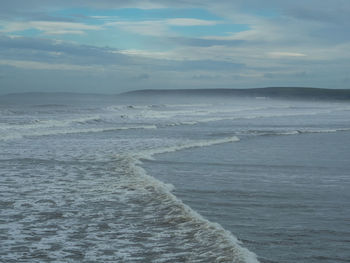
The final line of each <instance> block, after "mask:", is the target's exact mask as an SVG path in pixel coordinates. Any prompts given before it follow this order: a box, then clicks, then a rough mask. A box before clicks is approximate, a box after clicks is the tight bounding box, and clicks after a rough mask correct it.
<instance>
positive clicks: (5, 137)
mask: <svg viewBox="0 0 350 263" xmlns="http://www.w3.org/2000/svg"><path fill="white" fill-rule="evenodd" d="M130 129H157V126H155V125H144V126H129V127H111V128H89V129H72V130H52V131H35V132H32V133H28V132H26V133H25V134H21V133H12V134H6V135H0V140H2V141H8V140H13V139H21V138H24V137H38V136H48V135H60V134H75V133H94V132H107V131H118V130H130Z"/></svg>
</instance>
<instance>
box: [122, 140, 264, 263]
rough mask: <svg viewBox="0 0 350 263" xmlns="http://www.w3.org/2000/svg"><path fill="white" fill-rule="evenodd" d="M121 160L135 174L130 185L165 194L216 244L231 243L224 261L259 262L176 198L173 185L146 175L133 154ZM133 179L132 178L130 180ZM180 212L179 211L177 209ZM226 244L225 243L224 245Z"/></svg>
mask: <svg viewBox="0 0 350 263" xmlns="http://www.w3.org/2000/svg"><path fill="white" fill-rule="evenodd" d="M237 140H238V138H237V137H232V138H226V139H221V140H211V141H207V142H206V143H203V142H197V143H192V144H187V145H182V146H178V147H169V148H163V149H160V150H158V151H153V153H152V154H159V153H165V152H170V151H178V150H182V149H187V148H190V147H203V146H210V145H213V144H219V143H225V142H233V141H237ZM121 158H122V159H121V160H124V161H126V162H127V167H128V168H127V169H128V171H129V172H130V174H132V175H135V176H136V177H137V180H136V182H133V185H132V187H137V188H140V189H150V187H151V188H152V189H153V190H154V191H155V192H156V193H160V194H165V195H166V196H167V197H166V199H167V200H171V202H173V203H174V205H175V206H177V207H180V208H181V215H183V216H185V217H187V218H189V219H190V220H191V221H193V222H196V225H197V226H198V227H199V228H200V231H206V232H208V233H209V234H215V235H216V236H217V238H218V246H219V247H220V246H222V247H223V248H225V249H227V243H229V244H230V245H231V249H230V252H231V253H232V255H231V256H230V261H227V259H226V260H225V262H245V263H259V261H258V260H257V257H256V255H255V254H254V253H253V252H251V251H249V250H248V249H246V248H244V247H242V246H241V245H242V243H241V242H240V241H239V240H238V239H237V238H236V237H235V236H234V235H233V234H232V233H231V232H229V231H227V230H225V229H224V228H223V227H222V226H221V225H219V224H217V223H213V222H210V221H208V220H207V219H205V218H204V217H202V216H201V215H200V214H199V213H197V212H196V211H194V210H193V209H192V208H191V207H189V206H188V205H186V204H184V203H183V202H182V201H181V200H180V199H178V198H177V197H176V196H175V195H174V194H172V193H171V191H172V190H173V188H174V187H173V186H172V185H169V184H165V183H163V182H161V181H159V180H157V179H156V178H154V177H152V176H150V175H148V174H147V173H146V171H145V170H144V169H143V168H142V167H140V166H139V164H140V163H141V161H140V159H138V157H135V156H124V157H121ZM132 181H133V180H132ZM179 212H180V211H179ZM196 239H197V241H198V242H199V243H201V242H205V241H203V239H202V238H201V232H199V233H198V237H196ZM225 244H226V245H225Z"/></svg>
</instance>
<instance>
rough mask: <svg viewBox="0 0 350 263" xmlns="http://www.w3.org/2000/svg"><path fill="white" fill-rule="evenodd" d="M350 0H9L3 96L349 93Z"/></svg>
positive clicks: (0, 17)
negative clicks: (281, 89)
mask: <svg viewBox="0 0 350 263" xmlns="http://www.w3.org/2000/svg"><path fill="white" fill-rule="evenodd" d="M349 14H350V2H349V1H346V0H334V1H330V0H325V1H322V2H319V1H316V0H308V1H301V0H296V1H283V2H282V1H277V0H267V1H264V5H262V3H261V1H258V0H246V1H243V0H236V1H227V0H222V1H216V2H212V1H207V0H202V1H198V0H188V1H168V0H163V1H160V0H149V1H137V0H126V1H111V0H100V1H92V0H85V1H82V0H76V1H66V0H61V1H58V0H52V1H44V0H28V1H20V0H12V1H8V0H5V1H3V2H2V5H1V9H0V94H6V93H17V92H79V93H121V92H126V91H130V90H138V89H181V88H188V89H193V88H258V87H266V86H294V87H295V86H303V87H306V86H307V87H317V88H330V89H349V86H350V78H349V74H348V69H349V68H350V34H349V33H350V32H349V31H350V30H349V28H350V20H349Z"/></svg>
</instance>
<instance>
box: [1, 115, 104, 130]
mask: <svg viewBox="0 0 350 263" xmlns="http://www.w3.org/2000/svg"><path fill="white" fill-rule="evenodd" d="M100 119H101V118H100V116H97V115H96V116H87V117H82V118H77V119H67V120H35V121H34V122H33V123H27V124H13V125H8V124H5V125H0V129H1V130H9V129H15V130H22V129H26V130H27V129H28V130H29V129H36V128H54V127H66V126H69V125H70V124H72V123H81V124H82V123H85V122H88V121H97V120H100Z"/></svg>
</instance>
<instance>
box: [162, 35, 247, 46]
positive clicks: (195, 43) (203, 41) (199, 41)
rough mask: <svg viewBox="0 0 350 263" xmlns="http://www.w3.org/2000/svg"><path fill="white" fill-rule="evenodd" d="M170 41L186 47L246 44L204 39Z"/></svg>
mask: <svg viewBox="0 0 350 263" xmlns="http://www.w3.org/2000/svg"><path fill="white" fill-rule="evenodd" d="M168 40H169V41H170V42H172V43H176V44H180V45H184V46H197V47H211V46H240V45H243V44H246V41H244V40H220V39H203V38H189V37H171V38H168Z"/></svg>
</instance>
